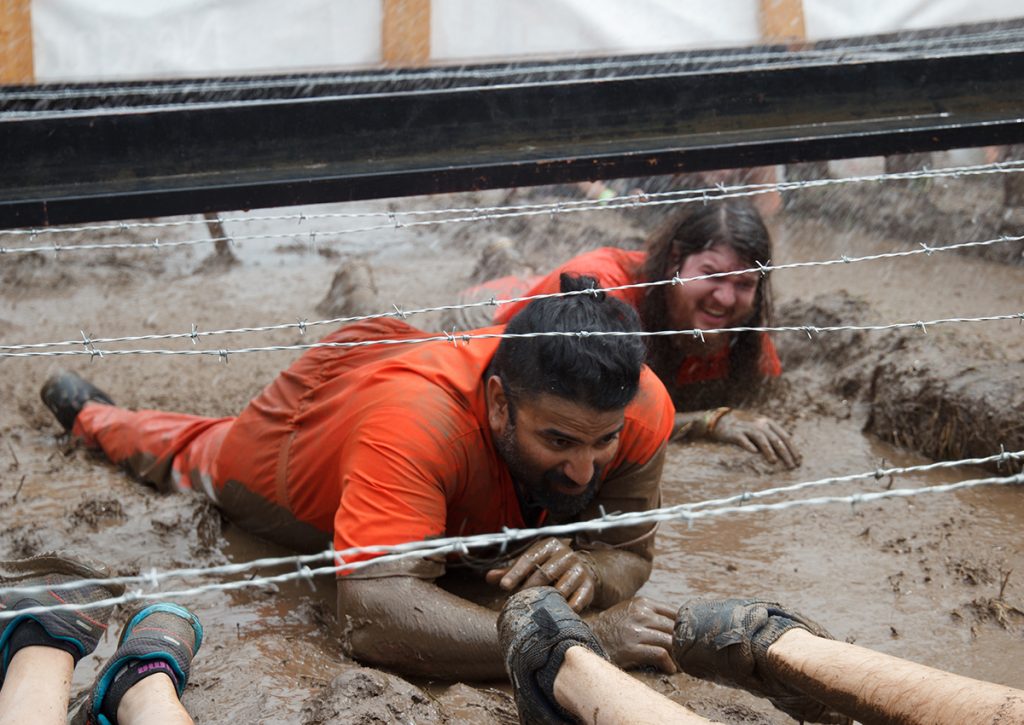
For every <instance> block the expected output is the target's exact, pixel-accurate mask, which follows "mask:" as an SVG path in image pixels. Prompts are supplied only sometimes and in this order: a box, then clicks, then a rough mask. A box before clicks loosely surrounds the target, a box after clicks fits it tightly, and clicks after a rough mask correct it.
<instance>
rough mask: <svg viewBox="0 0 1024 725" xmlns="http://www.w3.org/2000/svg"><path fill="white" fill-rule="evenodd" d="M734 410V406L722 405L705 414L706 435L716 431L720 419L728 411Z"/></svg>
mask: <svg viewBox="0 0 1024 725" xmlns="http://www.w3.org/2000/svg"><path fill="white" fill-rule="evenodd" d="M730 411H732V408H728V407H725V406H723V407H721V408H715V409H714V410H712V411H711V412H710V413H708V414H707V415H705V416H704V435H711V434H712V433H714V432H715V427H716V426H717V425H718V421H720V420H721V419H722V418H724V417H725V415H726V414H727V413H729V412H730Z"/></svg>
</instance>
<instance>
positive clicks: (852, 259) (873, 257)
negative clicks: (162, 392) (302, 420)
mask: <svg viewBox="0 0 1024 725" xmlns="http://www.w3.org/2000/svg"><path fill="white" fill-rule="evenodd" d="M1022 240H1024V236H1016V237H1014V236H1006V235H1004V236H1001V237H998V238H996V239H987V240H984V241H974V242H959V243H956V244H949V245H944V246H930V245H927V244H921V245H920V247H918V248H917V249H909V250H900V251H895V252H883V253H880V254H869V255H860V256H851V255H847V254H844V255H841V256H840V257H838V258H834V259H829V260H823V261H812V262H789V263H786V264H775V265H773V264H765V265H760V266H757V267H751V268H748V269H742V270H734V271H730V272H715V273H712V274H704V275H697V276H694V277H673V278H671V279H664V280H655V281H652V282H637V283H634V284H626V285H618V286H614V287H606V288H602V289H603V290H604V291H605V292H617V291H622V290H629V289H643V288H647V287H659V286H664V285H685V284H688V283H690V282H697V281H701V280H708V279H717V278H722V277H734V276H742V275H746V274H752V273H757V274H762V275H763V274H767V273H768V272H772V271H776V270H786V269H803V268H808V267H830V266H834V265H838V264H853V263H858V262H872V261H878V260H883V259H896V258H900V257H913V256H917V255H921V254H925V255H928V256H931V255H932V254H933V253H935V252H948V251H955V250H961V249H968V248H977V247H988V246H993V245H996V244H1004V243H1007V242H1017V241H1022ZM579 294H589V292H588V291H587V290H581V291H574V292H551V293H546V294H537V295H524V296H521V297H512V298H508V299H491V300H484V301H480V302H465V303H459V304H452V305H440V306H436V307H421V308H417V309H411V310H405V309H400V308H398V307H397V306H396V307H395V309H394V310H392V311H389V312H379V313H374V314H369V315H354V316H349V317H332V318H329V319H324V320H299V321H297V322H285V323H278V324H271V325H258V326H252V327H235V328H228V329H221V330H203V331H200V330H199V328H198V326H196V325H195V324H193V325H192V328H191V329H190V330H189V331H188V332H170V333H151V334H146V335H125V336H120V337H93V336H90V335H87V334H86V333H85V331H84V330H82V331H81V335H82V336H81V338H76V339H74V340H60V341H56V342H36V343H24V344H0V350H8V351H16V350H43V349H47V348H54V347H79V346H83V345H84V346H85V349H86V350H87V351H90V350H92V349H94V348H95V345H100V344H104V345H106V344H114V343H125V342H142V341H153V340H182V339H186V338H187V339H190V340H191V341H192V343H193V344H196V343H197V342H198V341H199V339H201V338H205V337H216V336H219V335H237V334H248V333H257V332H270V331H274V330H298V331H299V332H300V333H301V334H305V332H306V330H307V329H309V328H311V327H318V326H323V325H339V324H349V323H352V322H364V321H367V320H375V319H381V318H386V317H401V318H403V319H404V318H407V317H410V316H413V315H420V314H425V313H429V312H444V311H449V310H465V309H471V308H475V307H500V306H501V305H506V304H516V303H519V302H529V301H532V300H537V299H545V298H548V297H568V296H574V295H579Z"/></svg>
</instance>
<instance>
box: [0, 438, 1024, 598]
mask: <svg viewBox="0 0 1024 725" xmlns="http://www.w3.org/2000/svg"><path fill="white" fill-rule="evenodd" d="M1020 460H1024V450H1020V451H1005V450H1004V451H1001V452H1000V453H996V454H993V455H990V456H985V457H982V458H962V459H959V460H950V461H938V462H935V463H927V464H921V465H915V466H903V467H891V468H881V467H880V468H876V469H875V470H873V471H867V472H864V473H855V474H850V475H846V476H832V477H829V478H821V479H817V480H814V481H804V482H801V483H794V484H789V485H786V486H778V487H773V488H766V489H760V490H755V491H744V492H742V493H739V494H735V495H733V496H728V497H726V498H719V499H709V500H705V501H697V502H692V503H683V504H678V505H676V506H673V507H671V508H672V510H680V511H681V510H687V511H696V510H700V509H710V508H717V507H721V506H728V505H731V504H734V503H743V502H746V501H752V500H758V499H762V498H767V497H770V496H777V495H779V494H783V493H792V492H795V491H800V490H804V489H807V488H812V487H824V486H834V485H838V484H841V483H852V482H854V481H859V480H866V479H875V480H876V481H877V480H881V479H883V478H889V477H895V476H903V475H909V474H918V473H927V472H930V471H936V470H940V469H947V468H959V467H963V466H983V465H986V464H989V463H997V464H1003V463H1009V462H1011V461H1020ZM659 510H660V509H659ZM606 516H607V515H606ZM575 523H579V522H574V524H570V525H575ZM539 530H540V531H541V534H542V535H543V534H546V533H547V530H546V529H543V527H542V529H539ZM463 540H464V537H447V538H441V539H432V540H430V542H429V544H430V546H448V545H451V544H456V543H458V542H460V541H463ZM422 545H424V542H410V543H409V544H404V545H402V546H407V547H408V546H413V547H414V548H415V547H419V546H422ZM417 550H418V549H417ZM395 552H396V549H395V546H377V547H352V548H349V549H344V550H341V551H336V550H335V549H334V548H333V547H332V548H330V549H326V550H324V551H321V552H319V553H316V554H303V555H291V556H282V557H267V558H261V559H255V560H252V561H248V562H241V563H237V564H226V565H218V566H212V567H205V568H183V569H171V570H167V571H157V570H156V569H150V570H149V571H147V572H145V573H142V574H137V575H126V576H116V577H106V578H101V579H80V580H77V581H75V582H69V583H68V584H66V585H63V586H66V587H69V588H78V587H83V586H91V585H93V584H103V583H106V584H123V585H125V586H127V585H131V584H149V585H150V586H151V587H153V588H156V587H157V586H158V585H159V584H160V582H163V581H167V580H170V579H191V578H199V577H207V576H224V575H233V574H245V573H248V572H251V571H254V570H257V569H264V568H270V567H276V566H290V567H293V568H299V567H302V566H305V565H308V564H311V563H315V562H319V561H328V560H335V559H336V558H338V557H341V558H345V557H352V556H357V555H360V554H366V553H395ZM50 588H51V587H50V586H49V585H32V586H12V587H0V591H5V592H14V591H17V592H21V593H38V592H44V591H48V590H49V589H50Z"/></svg>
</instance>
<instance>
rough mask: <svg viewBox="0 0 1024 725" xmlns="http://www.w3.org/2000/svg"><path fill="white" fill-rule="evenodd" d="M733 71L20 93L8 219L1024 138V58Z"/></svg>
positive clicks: (241, 204)
mask: <svg viewBox="0 0 1024 725" xmlns="http://www.w3.org/2000/svg"><path fill="white" fill-rule="evenodd" d="M767 50H769V51H770V52H775V53H780V58H781V57H782V56H781V49H778V48H775V49H767ZM651 57H652V58H655V56H651ZM673 57H674V56H656V58H668V59H672V58H673ZM679 57H683V56H679ZM734 66H735V64H734V63H733V64H730V63H723V64H720V65H718V66H715V67H711V68H710V69H707V70H705V71H703V72H694V71H686V72H653V73H652V72H648V73H646V74H644V75H642V76H639V77H628V76H627V77H622V76H621V75H620V76H619V77H615V76H613V77H610V78H604V79H583V80H580V79H578V76H577V77H576V78H575V79H563V78H561V77H560V76H559V73H558V72H556V71H554V70H553V71H552V72H551V73H548V74H546V75H545V77H544V78H543V80H540V81H535V82H530V83H522V84H507V83H505V84H494V83H490V84H481V83H480V82H479V80H474V79H473V77H472V74H468V75H467V76H466V78H467V79H468V80H464V81H462V80H460V81H458V82H453V81H451V80H450V79H447V80H442V81H436V82H435V81H434V80H432V79H431V76H430V75H429V74H424V75H423V77H422V79H421V80H420V81H419V82H418V83H409V82H406V81H402V82H401V83H400V84H386V83H383V84H382V83H377V87H376V88H375V89H374V90H372V91H371V92H363V91H360V92H355V91H356V89H357V88H361V86H360V85H359V84H355V83H353V82H352V80H351V78H349V79H348V80H346V82H345V84H342V85H338V84H335V85H331V84H326V85H325V88H326V90H325V89H324V88H321V89H320V90H319V91H318V92H317V93H315V94H312V95H306V96H305V97H301V98H281V97H277V96H279V95H280V94H279V93H278V94H277V96H275V94H270V96H264V97H261V98H259V99H255V98H253V97H251V96H247V95H246V94H245V92H244V91H242V92H240V91H237V90H235V91H231V92H230V93H229V92H219V91H218V92H217V93H212V92H210V93H206V94H198V95H197V94H195V93H192V94H191V95H190V92H189V89H190V88H192V89H195V88H197V87H198V88H202V87H203V85H202V84H203V83H206V82H199V84H198V85H197V82H179V83H177V84H174V83H172V84H160V90H159V97H157V91H156V90H154V97H153V98H147V96H146V94H145V93H143V94H142V95H141V96H138V97H136V100H135V101H133V103H137V104H138V105H137V107H135V108H123V107H122V108H120V109H119V110H117V109H112V108H102V107H101V106H103V105H110V102H109V101H107V100H106V99H107V98H109V97H110V94H111V93H112V92H113V91H112V90H111V89H114V90H118V91H121V90H124V89H126V88H131V87H132V84H121V85H105V86H101V87H97V88H96V89H94V90H93V91H89V90H88V89H85V90H83V91H82V92H80V93H78V94H77V95H75V94H68V96H69V99H68V100H67V101H62V102H59V103H57V104H56V105H50V106H48V107H47V108H45V109H43V110H42V111H40V110H39V109H40V106H39V104H38V103H37V104H35V105H32V104H31V103H30V102H26V101H25V100H24V99H25V98H27V97H30V95H28V96H26V91H31V89H25V88H21V89H13V88H12V89H5V90H4V91H0V158H3V159H4V164H3V167H2V169H0V228H10V227H26V226H45V225H51V224H66V223H74V222H85V221H99V220H108V219H125V218H135V217H147V216H161V215H171V214H181V213H198V212H205V211H219V210H226V209H250V208H260V207H269V206H285V205H290V204H309V203H318V202H330V201H347V200H353V199H366V198H376V197H394V196H404V195H413V194H427V193H439V192H451V191H463V190H477V189H486V188H499V187H511V186H527V185H533V184H548V183H561V182H570V181H578V180H585V179H600V178H615V177H622V176H649V175H655V174H667V173H674V172H682V171H699V170H706V169H717V168H735V167H744V166H756V165H763V164H776V163H789V162H796V161H813V160H821V159H834V158H846V157H855V156H870V155H880V154H893V153H910V152H918V151H931V150H941V149H948V148H958V147H971V146H984V145H993V144H1009V143H1021V142H1024V53H1022V52H1016V51H1010V52H993V53H980V54H979V53H977V52H975V53H971V54H963V55H954V56H950V57H939V58H928V59H902V60H885V61H872V62H860V63H839V64H832V65H829V64H818V65H799V66H795V67H787V66H786V65H785V64H778V65H773V64H770V63H769V64H766V65H765V66H764V67H761V68H758V69H753V70H737V69H736V68H735V67H734ZM491 67H492V68H493V66H491ZM678 67H679V64H678V63H671V64H670V63H667V65H666V68H678ZM655 70H657V69H655ZM367 75H368V77H371V78H372V77H373V76H372V74H367ZM136 87H137V88H142V89H145V88H146V86H137V85H136ZM69 88H72V89H74V87H69ZM168 88H170V90H168ZM175 89H177V90H175ZM90 93H92V95H89V94H90ZM117 99H119V100H118V102H117V105H121V106H123V105H124V104H123V96H117ZM139 99H141V100H139ZM184 101H189V102H184ZM153 103H157V105H152V104H153ZM70 109H75V110H74V111H72V110H70Z"/></svg>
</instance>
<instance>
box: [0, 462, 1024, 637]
mask: <svg viewBox="0 0 1024 725" xmlns="http://www.w3.org/2000/svg"><path fill="white" fill-rule="evenodd" d="M1022 483H1024V474H1017V475H1014V476H1003V477H990V478H981V479H971V480H966V481H959V482H957V483H950V484H943V485H938V486H926V487H922V488H903V489H891V490H886V491H870V492H867V493H857V494H852V495H849V496H819V497H816V498H808V499H796V500H793V501H783V502H780V503H772V504H751V505H748V506H722V507H719V508H712V509H704V510H693V509H692V508H687V505H686V504H683V505H680V506H674V507H668V508H662V509H655V510H651V511H642V512H636V513H628V514H609V515H607V516H603V517H601V518H599V519H592V520H590V521H581V522H575V523H571V524H560V525H556V526H544V527H539V528H535V529H508V528H506V529H505V530H504V531H502V532H501V533H499V534H482V535H479V536H467V537H453V538H452V539H450V540H448V541H446V542H445V543H440V542H441V541H445V540H436V541H431V542H422V541H420V542H411V543H410V544H399V545H396V546H392V547H365V548H363V549H360V550H358V551H359V553H367V552H371V551H378V550H379V551H390V552H391V553H385V554H383V555H382V556H380V557H377V558H374V559H369V560H363V561H357V562H351V563H345V562H344V561H342V562H341V563H338V564H332V565H330V566H323V567H318V568H316V569H310V568H309V567H307V566H301V567H300V568H299V569H298V570H297V571H294V572H289V573H286V574H280V575H277V576H269V577H255V578H252V579H243V580H239V581H234V582H222V583H214V584H206V585H202V586H197V587H193V588H191V589H184V590H177V591H169V592H149V593H147V592H143V591H141V590H136V591H132V592H127V593H125V594H124V595H123V596H120V597H110V598H107V599H103V600H100V601H96V602H90V603H86V604H59V605H53V606H38V607H26V608H24V609H19V610H13V611H0V621H2V620H4V619H12V618H14V617H19V616H24V615H26V614H40V613H43V612H47V611H60V610H70V611H77V610H83V609H95V608H101V607H109V606H114V605H118V604H126V603H130V602H136V601H146V600H154V599H181V598H189V597H195V596H198V595H201V594H205V593H207V592H213V591H226V590H236V589H243V588H248V587H256V586H267V585H270V584H278V583H282V582H286V581H293V580H296V579H311V578H312V577H314V576H319V575H326V574H345V573H351V572H353V571H357V570H359V569H362V568H365V567H367V566H371V565H374V564H380V563H384V562H393V561H402V560H406V559H420V558H425V557H431V556H443V555H447V554H453V553H454V554H458V553H465V552H468V551H469V549H470V548H476V547H484V546H495V545H499V544H502V543H507V542H510V541H519V540H522V539H532V538H536V537H538V536H556V537H557V536H565V535H567V534H573V533H578V532H580V531H602V530H604V529H608V528H616V527H621V526H637V525H640V524H646V523H658V522H661V521H673V520H682V521H687V522H688V523H692V522H693V521H697V520H700V519H705V518H716V517H720V516H730V515H735V514H753V513H766V512H770V511H786V510H790V509H794V508H798V507H804V506H824V505H831V504H849V505H851V506H856V505H858V504H864V503H869V502H872V501H878V500H881V499H886V498H910V497H913V496H921V495H926V494H932V493H950V492H953V491H963V490H967V489H970V488H977V487H979V486H996V485H998V486H1006V485H1016V484H1022ZM343 554H344V552H336V557H339V558H342V559H343V556H342V555H343Z"/></svg>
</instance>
